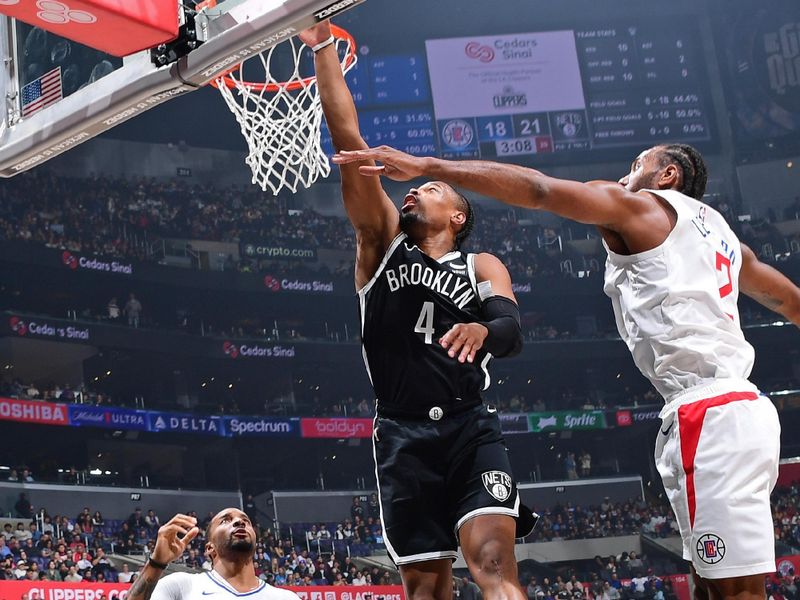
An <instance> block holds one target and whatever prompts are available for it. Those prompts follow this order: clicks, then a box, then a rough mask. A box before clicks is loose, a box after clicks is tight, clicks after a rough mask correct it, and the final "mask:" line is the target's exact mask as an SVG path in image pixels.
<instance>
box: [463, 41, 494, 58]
mask: <svg viewBox="0 0 800 600" xmlns="http://www.w3.org/2000/svg"><path fill="white" fill-rule="evenodd" d="M464 54H466V55H467V56H468V57H469V58H473V59H475V60H479V61H481V62H482V63H490V62H492V61H493V60H494V50H492V48H491V46H484V45H483V44H481V43H480V42H470V43H468V44H467V45H466V46H465V47H464Z"/></svg>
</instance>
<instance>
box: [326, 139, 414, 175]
mask: <svg viewBox="0 0 800 600" xmlns="http://www.w3.org/2000/svg"><path fill="white" fill-rule="evenodd" d="M332 160H333V163H334V164H337V165H347V164H350V163H354V162H359V161H362V160H375V161H378V162H381V163H383V164H382V165H380V166H377V165H362V166H360V167H359V168H358V172H359V173H361V174H362V175H367V176H369V175H383V176H384V177H388V178H389V179H394V180H395V181H408V180H409V179H415V178H416V177H420V176H422V175H423V165H424V160H425V159H424V158H419V157H417V156H412V155H410V154H406V153H405V152H400V150H395V149H394V148H392V147H390V146H378V147H377V148H370V149H369V150H348V151H345V150H342V151H341V152H337V153H336V154H334V155H333V159H332Z"/></svg>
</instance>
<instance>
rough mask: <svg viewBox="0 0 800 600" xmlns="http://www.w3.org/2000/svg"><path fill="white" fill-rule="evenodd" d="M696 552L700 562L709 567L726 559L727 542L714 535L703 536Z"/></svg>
mask: <svg viewBox="0 0 800 600" xmlns="http://www.w3.org/2000/svg"><path fill="white" fill-rule="evenodd" d="M696 550H697V556H698V557H699V558H700V560H702V561H703V562H704V563H707V564H709V565H713V564H716V563H718V562H720V561H721V560H722V559H723V558H725V542H723V541H722V538H721V537H719V536H718V535H715V534H713V533H706V534H705V535H701V536H700V538H699V539H698V540H697V546H696Z"/></svg>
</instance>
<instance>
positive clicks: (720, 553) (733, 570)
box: [655, 391, 781, 579]
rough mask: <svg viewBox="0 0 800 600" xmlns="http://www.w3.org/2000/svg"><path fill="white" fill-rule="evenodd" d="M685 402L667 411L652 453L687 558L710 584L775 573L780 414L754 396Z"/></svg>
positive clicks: (750, 393) (731, 395) (734, 394)
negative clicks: (774, 519) (775, 489)
mask: <svg viewBox="0 0 800 600" xmlns="http://www.w3.org/2000/svg"><path fill="white" fill-rule="evenodd" d="M686 400H692V401H690V402H683V401H679V402H677V406H672V405H667V406H666V407H665V409H664V410H663V411H662V424H661V431H660V432H659V433H658V439H657V440H656V452H655V458H656V467H657V468H658V472H659V473H660V474H661V478H662V480H663V482H664V488H665V489H666V492H667V496H668V497H669V501H670V503H671V504H672V509H673V510H674V512H675V516H676V517H677V521H678V526H679V527H680V533H681V537H682V539H683V557H684V558H685V559H686V560H689V561H691V562H692V565H693V566H694V568H695V570H696V571H697V574H698V575H700V576H701V577H704V578H707V579H722V578H725V577H740V576H744V575H755V574H759V573H773V572H774V571H775V538H774V533H773V524H772V512H771V510H770V493H771V492H772V488H773V487H774V486H775V482H776V480H777V477H778V460H779V453H780V433H781V428H780V423H779V421H778V412H777V411H776V410H775V407H774V406H773V404H772V402H771V401H770V400H769V398H767V397H765V396H762V395H760V394H759V393H758V392H754V391H746V392H730V393H725V394H722V395H718V396H714V397H710V398H702V399H688V398H687V399H686Z"/></svg>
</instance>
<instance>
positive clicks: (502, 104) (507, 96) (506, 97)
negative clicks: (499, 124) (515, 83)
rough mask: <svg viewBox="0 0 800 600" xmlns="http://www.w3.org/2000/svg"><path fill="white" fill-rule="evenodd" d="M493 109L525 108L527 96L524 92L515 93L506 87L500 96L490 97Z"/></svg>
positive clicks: (512, 89) (509, 87)
mask: <svg viewBox="0 0 800 600" xmlns="http://www.w3.org/2000/svg"><path fill="white" fill-rule="evenodd" d="M492 103H493V104H494V107H495V108H508V107H509V106H527V105H528V96H527V94H525V93H524V92H516V91H514V88H512V87H511V86H506V87H504V88H503V91H502V92H501V93H500V94H496V95H495V96H493V97H492Z"/></svg>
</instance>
